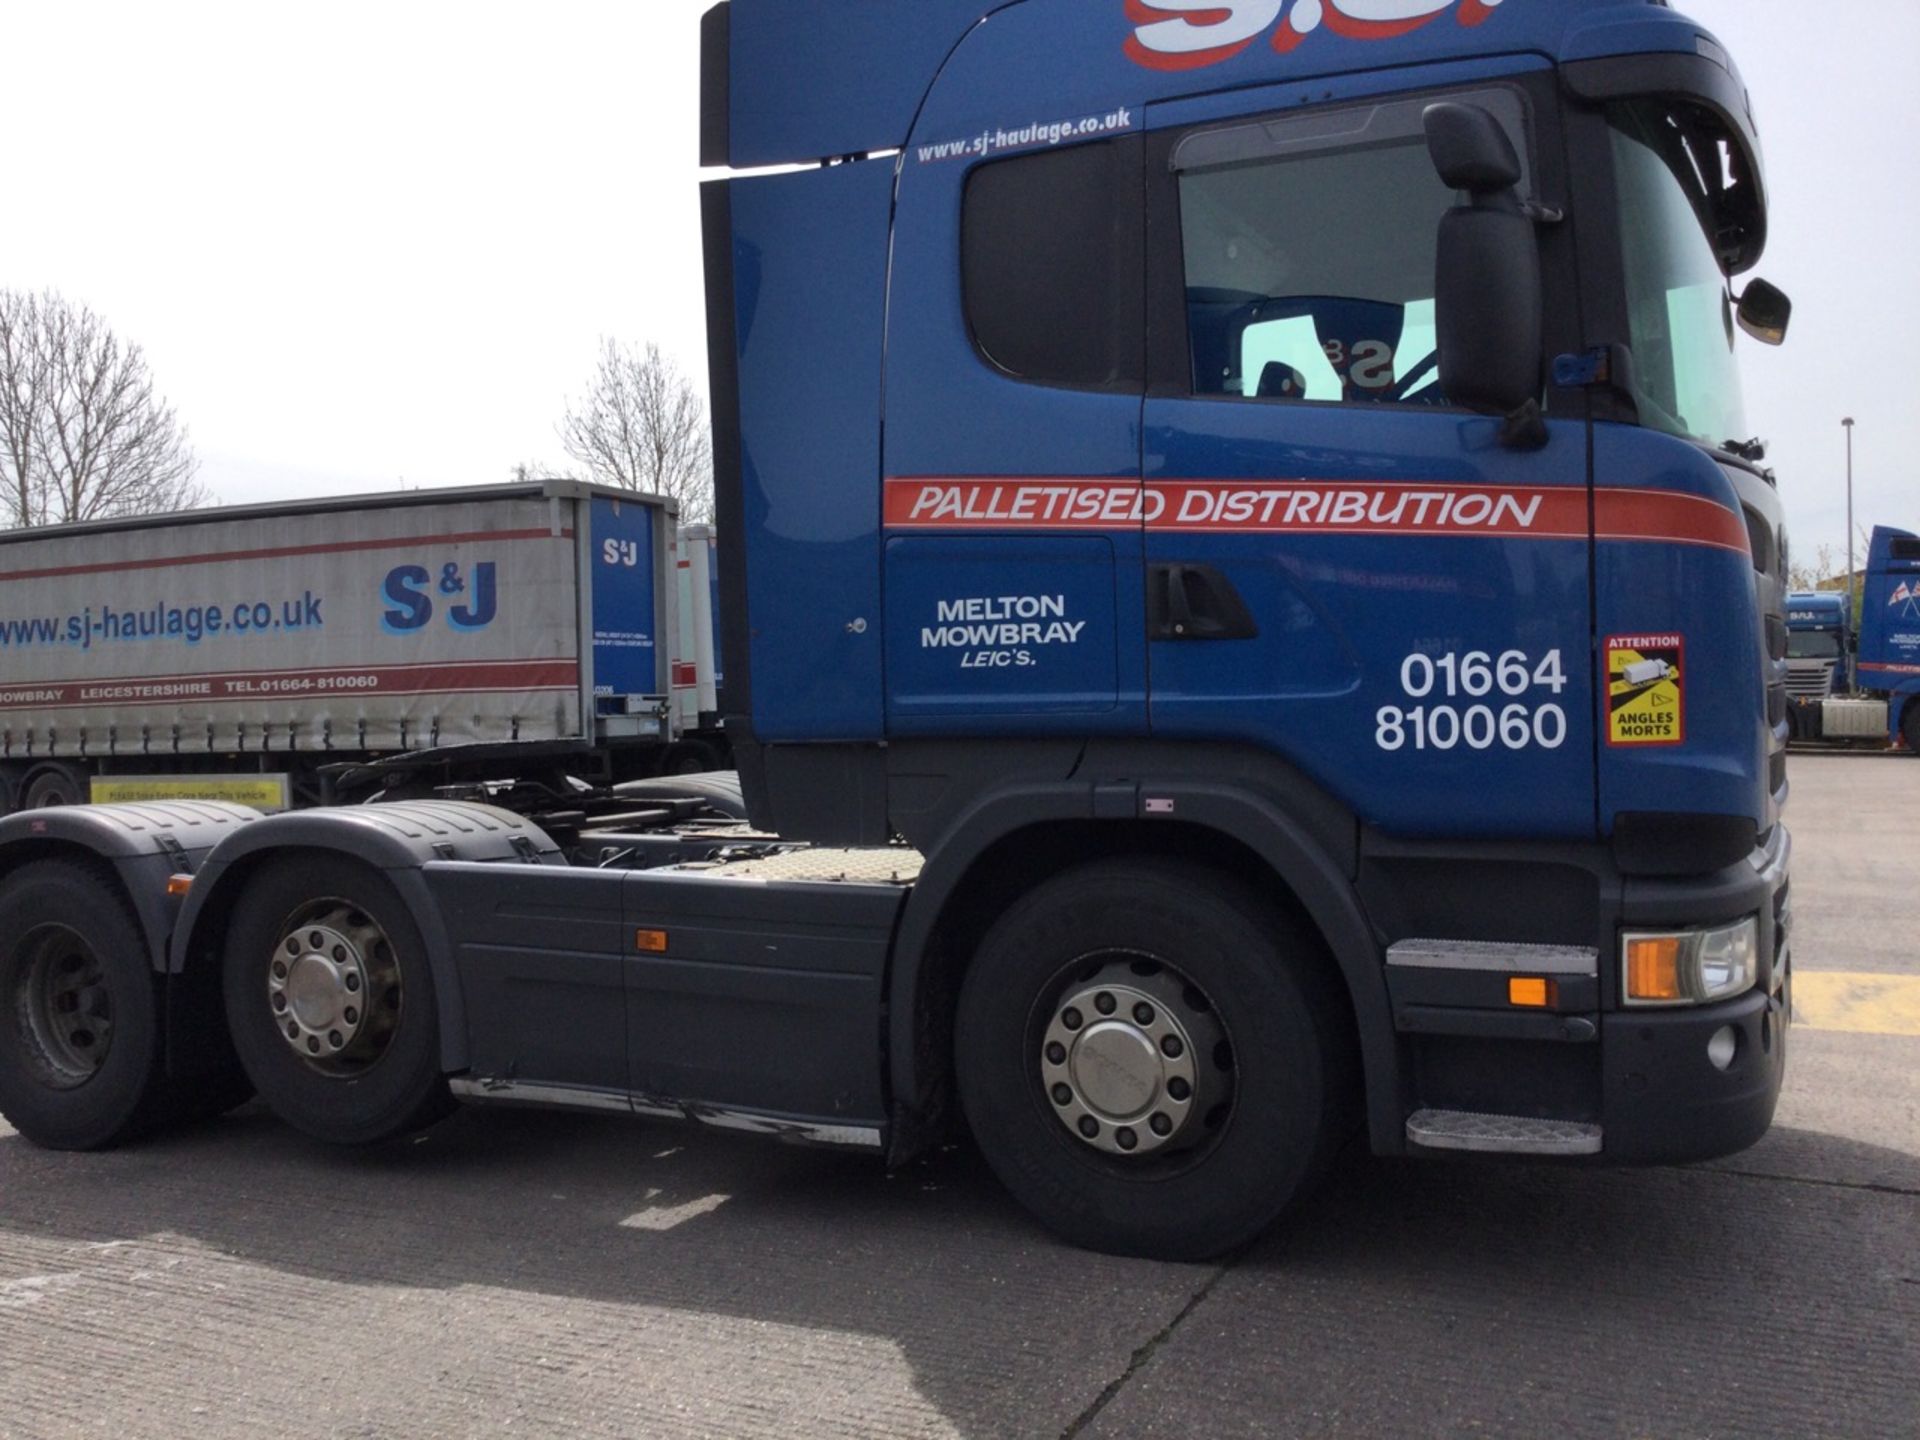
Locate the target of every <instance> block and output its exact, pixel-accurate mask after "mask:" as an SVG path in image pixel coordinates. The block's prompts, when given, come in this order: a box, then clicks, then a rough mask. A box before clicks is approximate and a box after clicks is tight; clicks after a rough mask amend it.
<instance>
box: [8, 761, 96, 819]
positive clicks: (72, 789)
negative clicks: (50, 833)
mask: <svg viewBox="0 0 1920 1440" xmlns="http://www.w3.org/2000/svg"><path fill="white" fill-rule="evenodd" d="M86 798H87V797H86V786H85V784H84V783H83V782H82V780H81V778H80V777H79V776H78V775H76V774H74V772H73V771H71V770H69V769H67V768H66V767H65V766H64V765H49V766H47V767H46V768H45V769H44V770H40V771H38V772H36V773H35V774H34V775H33V776H32V777H31V778H29V779H28V781H27V784H26V788H25V790H23V791H22V792H21V795H20V808H21V809H22V810H48V809H52V808H53V807H54V806H57V805H82V804H85V803H86Z"/></svg>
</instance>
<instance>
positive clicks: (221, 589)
mask: <svg viewBox="0 0 1920 1440" xmlns="http://www.w3.org/2000/svg"><path fill="white" fill-rule="evenodd" d="M674 520H675V517H674V512H673V509H672V507H671V505H669V504H668V503H666V502H664V501H662V500H659V499H657V498H653V497H648V496H641V495H635V494H632V493H629V492H624V491H617V490H607V489H597V488H594V487H590V486H585V485H576V484H571V483H559V482H554V483H545V484H534V485H504V486H489V487H486V488H484V489H466V490H446V491H419V492H412V493H406V494H395V495H386V496H366V497H356V498H352V499H342V500H328V501H318V502H303V503H296V504H284V505H268V506H257V507H247V508H235V509H225V510H209V511H201V512H196V513H189V514H183V515H169V516H162V517H151V518H143V519H138V520H127V521H112V522H106V523H102V524H95V525H79V526H65V527H60V528H57V529H50V530H29V531H17V532H12V533H7V534H0V813H4V812H5V811H6V810H7V809H11V808H38V807H41V806H46V805H51V804H73V803H77V802H79V801H81V800H85V799H87V798H89V796H90V795H91V797H92V798H95V799H102V800H125V799H157V798H181V797H184V796H201V797H205V798H227V799H233V800H238V801H243V802H245V803H248V804H252V805H256V806H259V807H261V808H265V809H282V808H286V807H287V806H289V805H293V804H307V803H314V802H316V801H318V800H319V799H321V798H322V797H323V795H326V794H328V793H332V792H331V791H330V787H329V786H328V785H326V784H325V783H323V776H325V775H327V774H328V773H329V771H330V770H331V772H332V773H334V774H336V775H337V774H339V773H340V772H339V767H340V766H342V765H343V764H344V763H347V762H378V763H375V764H373V765H371V766H370V767H369V768H367V769H366V770H365V772H364V774H363V775H362V776H361V784H360V786H359V787H358V788H359V789H360V790H361V791H364V790H366V789H367V788H369V787H377V786H380V785H382V784H387V783H390V782H392V781H393V780H394V777H395V776H398V775H402V774H404V776H405V779H404V781H402V782H400V783H402V784H404V785H406V786H410V787H412V788H415V789H418V788H419V787H420V786H423V785H428V784H432V783H446V782H450V781H455V780H473V779H506V778H511V777H513V776H515V775H525V776H528V777H532V776H534V775H548V776H558V775H561V774H575V775H581V776H584V777H586V778H589V779H597V780H602V781H606V780H616V781H617V780H626V779H631V778H634V777H635V776H639V775H650V774H653V773H656V772H657V771H659V770H661V769H667V770H683V769H689V768H699V769H712V768H714V766H715V764H716V763H717V761H718V760H719V759H720V752H721V750H722V747H720V746H717V745H714V744H712V743H710V740H711V737H709V740H707V741H703V740H702V739H700V737H699V729H700V720H699V716H698V715H697V714H692V713H688V714H686V715H685V716H684V717H683V716H682V715H680V714H677V713H675V712H674V710H673V709H672V707H671V706H670V704H669V697H670V696H671V695H672V694H673V679H674V670H675V668H676V667H675V666H674V663H673V662H674V659H675V656H674V654H673V653H672V652H673V651H674V649H675V647H674V643H673V642H674V640H675V637H676V636H677V635H678V633H679V630H680V627H681V623H682V622H681V617H680V614H679V606H680V604H681V603H682V598H681V595H680V592H679V588H678V586H677V585H676V584H675V581H674V576H675V574H676V571H675V569H674V561H675V557H676V555H677V553H678V549H677V540H676V535H675V525H674ZM688 598H689V599H690V600H692V601H693V603H695V604H696V605H704V604H706V603H708V597H707V596H706V595H705V594H700V595H696V596H690V597H688ZM696 623H703V624H705V625H706V626H707V627H708V628H709V629H710V628H711V619H710V617H696V616H694V615H689V616H687V617H686V624H687V625H688V626H690V627H691V626H693V625H695V624H696ZM695 659H697V657H691V656H690V658H689V661H688V664H687V669H686V673H687V675H688V677H689V678H692V677H693V676H694V674H695V671H696V669H697V667H695V666H694V665H693V663H692V662H693V660H695ZM708 688H709V689H710V688H711V685H710V683H709V687H708ZM711 708H712V707H711V706H709V709H711ZM383 767H384V768H383ZM345 788H346V790H347V792H348V793H351V792H352V791H353V790H354V788H355V787H353V786H351V785H349V786H347V787H345Z"/></svg>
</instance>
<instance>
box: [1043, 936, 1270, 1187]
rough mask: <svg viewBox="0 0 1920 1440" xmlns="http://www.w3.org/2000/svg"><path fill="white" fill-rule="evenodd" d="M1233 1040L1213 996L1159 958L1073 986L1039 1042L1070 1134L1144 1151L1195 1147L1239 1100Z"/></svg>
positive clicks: (1106, 970) (1047, 1081)
mask: <svg viewBox="0 0 1920 1440" xmlns="http://www.w3.org/2000/svg"><path fill="white" fill-rule="evenodd" d="M1230 1075H1231V1057H1230V1055H1229V1053H1228V1052H1227V1049H1226V1037H1225V1035H1224V1033H1223V1032H1222V1030H1221V1028H1220V1024H1219V1021H1218V1020H1217V1019H1216V1018H1215V1016H1214V1014H1213V1009H1212V1006H1211V1005H1210V1004H1209V1003H1208V1001H1207V999H1206V997H1205V996H1204V995H1202V994H1201V993H1200V991H1199V990H1197V989H1196V988H1195V987H1194V986H1192V985H1190V984H1188V983H1186V982H1185V981H1184V980H1182V979H1181V978H1180V977H1179V976H1177V975H1175V974H1174V973H1173V972H1172V971H1170V970H1167V969H1165V968H1164V967H1162V966H1160V965H1158V964H1154V963H1151V962H1145V961H1138V960H1116V961H1113V962H1111V963H1109V964H1106V965H1103V966H1100V967H1099V968H1097V969H1096V970H1095V971H1094V972H1093V973H1092V974H1090V975H1083V978H1081V979H1078V980H1076V981H1074V982H1073V983H1071V984H1069V985H1068V987H1067V990H1066V992H1065V994H1064V995H1063V996H1062V997H1061V998H1060V1000H1059V1002H1058V1003H1057V1004H1056V1005H1055V1006H1054V1007H1053V1011H1052V1018H1051V1020H1050V1022H1049V1024H1048V1025H1047V1028H1046V1033H1045V1034H1044V1035H1043V1036H1042V1038H1041V1042H1040V1083H1041V1085H1042V1086H1043V1087H1044V1088H1045V1090H1046V1094H1047V1100H1048V1103H1049V1104H1050V1106H1051V1107H1052V1109H1053V1112H1054V1114H1055V1115H1057V1116H1058V1117H1059V1119H1060V1123H1061V1124H1062V1125H1064V1126H1066V1128H1067V1131H1068V1133H1069V1134H1071V1135H1073V1136H1074V1137H1075V1138H1076V1139H1078V1140H1080V1141H1081V1142H1082V1143H1083V1144H1086V1145H1089V1146H1091V1147H1093V1148H1094V1149H1096V1150H1101V1151H1105V1152H1107V1153H1109V1154H1113V1155H1125V1156H1142V1155H1150V1154H1153V1153H1154V1152H1156V1151H1160V1150H1168V1149H1184V1148H1186V1147H1188V1146H1191V1145H1192V1144H1194V1143H1196V1142H1197V1141H1198V1140H1199V1138H1200V1137H1201V1135H1202V1134H1203V1133H1204V1132H1205V1130H1206V1128H1207V1126H1208V1124H1209V1123H1214V1124H1217V1123H1218V1121H1219V1119H1220V1117H1221V1114H1222V1113H1223V1111H1224V1107H1225V1105H1226V1103H1227V1101H1228V1100H1229V1099H1230V1097H1231V1088H1232V1087H1231V1079H1230Z"/></svg>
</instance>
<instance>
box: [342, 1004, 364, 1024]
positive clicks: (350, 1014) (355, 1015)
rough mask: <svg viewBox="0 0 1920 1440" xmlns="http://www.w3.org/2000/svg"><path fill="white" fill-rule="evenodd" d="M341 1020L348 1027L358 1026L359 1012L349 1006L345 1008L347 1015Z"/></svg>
mask: <svg viewBox="0 0 1920 1440" xmlns="http://www.w3.org/2000/svg"><path fill="white" fill-rule="evenodd" d="M341 1018H342V1019H343V1020H345V1021H346V1022H347V1024H349V1025H358V1024H359V1023H360V1012H359V1011H358V1010H356V1009H354V1008H353V1007H352V1006H351V1005H349V1006H348V1007H347V1013H346V1014H345V1015H343V1016H342V1017H341Z"/></svg>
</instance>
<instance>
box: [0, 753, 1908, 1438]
mask: <svg viewBox="0 0 1920 1440" xmlns="http://www.w3.org/2000/svg"><path fill="white" fill-rule="evenodd" d="M1790 769H1791V774H1792V780H1793V784H1794V803H1793V810H1792V815H1791V821H1792V825H1793V829H1794V832H1795V836H1796V839H1797V842H1798V849H1797V852H1796V872H1795V896H1796V908H1797V929H1796V951H1795V953H1796V977H1797V979H1796V990H1797V992H1798V994H1799V995H1801V996H1804V997H1806V998H1804V999H1802V1000H1800V1001H1799V1008H1800V1010H1801V1017H1800V1023H1799V1024H1798V1025H1796V1027H1795V1029H1794V1031H1793V1033H1792V1040H1791V1045H1792V1051H1791V1058H1790V1062H1789V1078H1788V1082H1787V1091H1786V1094H1785V1096H1784V1098H1783V1099H1782V1102H1781V1107H1780V1112H1779V1117H1778V1122H1777V1124H1776V1127H1775V1129H1774V1131H1773V1132H1772V1133H1771V1134H1770V1135H1769V1136H1768V1137H1767V1138H1766V1139H1765V1140H1764V1141H1763V1142H1762V1143H1761V1144H1760V1145H1758V1146H1756V1147H1755V1148H1754V1149H1752V1150H1751V1151H1748V1152H1747V1153H1745V1154H1743V1155H1739V1156H1735V1157H1733V1158H1731V1159H1729V1160H1726V1161H1722V1162H1718V1163H1715V1164H1712V1165H1708V1166H1701V1167H1693V1168H1682V1169H1656V1170H1642V1171H1568V1170H1556V1169H1530V1168H1525V1167H1518V1166H1510V1165H1505V1164H1483V1165H1442V1164H1437V1163H1414V1162H1393V1163H1389V1162H1383V1161H1378V1160H1373V1159H1370V1158H1367V1157H1365V1156H1360V1155H1355V1156H1350V1157H1348V1158H1347V1159H1346V1160H1345V1161H1343V1163H1342V1164H1341V1165H1340V1167H1339V1168H1338V1170H1337V1171H1336V1173H1335V1175H1334V1176H1333V1178H1332V1180H1331V1182H1330V1183H1329V1184H1328V1185H1327V1187H1326V1188H1325V1189H1324V1190H1323V1191H1322V1192H1321V1193H1320V1194H1319V1195H1318V1196H1317V1197H1316V1198H1315V1199H1314V1200H1313V1201H1311V1202H1310V1203H1309V1204H1308V1205H1307V1206H1306V1207H1305V1208H1304V1209H1303V1210H1302V1211H1300V1212H1299V1213H1298V1214H1297V1215H1296V1216H1295V1217H1293V1218H1292V1219H1291V1220H1290V1221H1289V1222H1287V1223H1286V1224H1285V1225H1284V1226H1283V1227H1281V1228H1280V1229H1278V1230H1276V1231H1275V1232H1274V1233H1272V1234H1271V1235H1270V1236H1269V1237H1268V1238H1267V1239H1266V1240H1265V1241H1263V1242H1262V1243H1260V1244H1259V1245H1257V1246H1255V1247H1254V1248H1253V1249H1251V1250H1250V1251H1249V1252H1247V1253H1246V1254H1244V1255H1242V1256H1240V1257H1239V1258H1237V1259H1236V1260H1234V1261H1233V1262H1231V1263H1229V1264H1224V1265H1214V1266H1176V1265H1161V1264H1152V1263H1146V1262H1140V1261H1127V1260H1116V1259H1109V1258H1104V1257H1100V1256H1094V1255H1088V1254H1085V1253H1082V1252H1079V1251H1075V1250H1071V1249H1068V1248H1066V1247H1064V1246H1062V1245H1060V1244H1057V1243H1055V1242H1054V1241H1052V1240H1050V1239H1049V1238H1047V1237H1046V1236H1045V1235H1043V1234H1042V1233H1040V1232H1039V1231H1038V1230H1036V1229H1035V1228H1034V1227H1033V1225H1031V1224H1030V1223H1029V1222H1028V1221H1027V1220H1026V1219H1025V1217H1024V1216H1023V1215H1022V1214H1021V1213H1020V1212H1019V1211H1018V1210H1017V1209H1016V1208H1015V1207H1014V1205H1013V1204H1012V1203H1011V1202H1010V1201H1009V1200H1008V1199H1007V1198H1006V1197H1005V1196H1004V1195H1003V1194H1002V1193H1001V1192H1000V1191H999V1189H998V1188H997V1187H996V1185H995V1184H994V1183H993V1181H992V1180H991V1178H990V1177H989V1176H987V1175H985V1174H984V1173H983V1170H982V1167H981V1166H980V1164H979V1162H978V1161H977V1160H976V1159H974V1158H973V1157H972V1156H971V1155H969V1154H968V1153H966V1152H965V1151H961V1150H954V1151H950V1152H947V1153H944V1154H942V1155H941V1156H939V1157H937V1158H936V1159H934V1160H933V1161H931V1162H930V1163H928V1164H925V1165H923V1166H920V1167H916V1168H914V1169H912V1170H909V1171H906V1172H904V1173H900V1174H896V1175H892V1176H888V1175H885V1174H883V1173H881V1172H880V1171H879V1170H878V1169H877V1168H876V1167H874V1166H873V1165H872V1163H871V1162H869V1161H865V1160H862V1159H857V1158H847V1157H841V1156H836V1155H831V1154H825V1153H819V1152H807V1151H800V1150H792V1149H785V1148H781V1147H778V1146H771V1145H766V1144H763V1143H756V1142H753V1141H749V1140H745V1139H740V1138H734V1137H729V1136H725V1135H719V1134H713V1133H707V1132H695V1131H690V1130H685V1129H677V1128H671V1127H666V1126H656V1125H649V1124H643V1123H640V1122H634V1121H623V1120H617V1119H605V1120H602V1119H598V1118H593V1117H584V1116H572V1115H548V1114H535V1113H513V1112H504V1111H491V1112H483V1111H467V1112H463V1113H462V1114H460V1115H457V1116H456V1117H455V1118H454V1119H452V1120H451V1121H449V1122H447V1123H446V1124H444V1125H442V1126H440V1127H439V1128H437V1129H435V1130H433V1131H432V1132H430V1133H429V1134H427V1135H425V1136H423V1137H420V1138H418V1139H417V1140H415V1141H413V1142H411V1143H405V1144H400V1145H396V1146H392V1147H389V1148H385V1149H381V1150H376V1151H373V1152H357V1153H340V1152H333V1151H328V1150H325V1149H321V1148H318V1147H315V1146H312V1145H309V1144H308V1143H306V1142H304V1141H302V1140H301V1139H299V1138H298V1137H296V1136H295V1135H293V1134H292V1133H291V1132H289V1131H288V1130H286V1129H285V1128H284V1127H282V1126H281V1125H279V1124H278V1123H277V1122H276V1121H274V1120H273V1119H272V1118H271V1117H270V1116H268V1115H266V1114H264V1113H263V1112H261V1111H260V1110H259V1109H258V1108H257V1107H249V1108H248V1109H246V1110H243V1111H241V1112H240V1113H239V1114H237V1115H235V1116H232V1117H229V1118H228V1119H226V1120H223V1121H220V1122H217V1123H215V1124H211V1125H207V1126H204V1127H201V1128H199V1129H195V1130H192V1131H187V1132H181V1133H177V1134H173V1135H170V1136H168V1137H166V1138H163V1139H161V1140H159V1141H156V1142H152V1143H149V1144H145V1145H142V1146H138V1147H134V1148H130V1149H127V1150H124V1151H120V1152H116V1153H113V1154H107V1155H55V1154H48V1153H45V1152H42V1151H38V1150H35V1149H33V1148H31V1147H30V1146H28V1145H27V1144H26V1143H25V1142H24V1141H22V1140H20V1139H19V1138H18V1137H17V1136H14V1135H13V1134H12V1133H11V1132H10V1131H7V1130H6V1129H5V1127H4V1126H0V1435H5V1436H43V1435H45V1436H65V1435H87V1436H97V1435H108V1436H114V1437H133V1436H149V1435H152V1436H175V1435H191V1436H193V1437H196V1440H214V1437H226V1436H257V1435H262V1434H295V1433H297V1434H300V1435H308V1436H341V1437H366V1436H418V1435H482V1434H515V1433H519V1434H529V1435H540V1436H547V1435H564V1436H576V1435H577V1436H589V1435H591V1436H648V1435H700V1436H743V1435H782V1436H795V1435H842V1434H845V1435H873V1436H919V1435H960V1436H969V1437H1011V1436H1063V1435H1083V1436H1089V1437H1092V1436H1111V1437H1122V1436H1124V1437H1134V1436H1142V1437H1153V1436H1169V1437H1173V1436H1178V1437H1213V1436H1234V1435H1369V1436H1371V1435H1474V1434H1514V1435H1539V1434H1543V1433H1547V1432H1549V1431H1552V1432H1554V1433H1556V1434H1557V1435H1560V1436H1568V1435H1620V1436H1661V1437H1665V1436H1734V1435H1768V1436H1796V1437H1798V1436H1810V1435H1836V1436H1863V1435H1889V1436H1894V1435H1897V1436H1911V1435H1916V1434H1920V1253H1917V1252H1920V1023H1916V1020H1917V1019H1920V1017H1916V1015H1915V1014H1914V1011H1913V1008H1912V1007H1913V1004H1914V1001H1913V992H1914V989H1915V987H1920V872H1917V871H1916V870H1915V867H1914V860H1915V856H1916V854H1917V853H1920V851H1916V848H1915V844H1914V838H1915V830H1916V826H1915V817H1916V816H1920V762H1916V761H1915V760H1913V759H1912V758H1910V757H1905V756H1871V755H1833V756H1828V755H1796V756H1794V757H1793V760H1792V762H1791V766H1790ZM1828 977H1839V978H1828Z"/></svg>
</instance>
